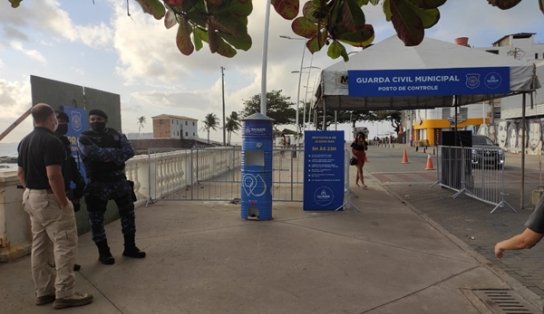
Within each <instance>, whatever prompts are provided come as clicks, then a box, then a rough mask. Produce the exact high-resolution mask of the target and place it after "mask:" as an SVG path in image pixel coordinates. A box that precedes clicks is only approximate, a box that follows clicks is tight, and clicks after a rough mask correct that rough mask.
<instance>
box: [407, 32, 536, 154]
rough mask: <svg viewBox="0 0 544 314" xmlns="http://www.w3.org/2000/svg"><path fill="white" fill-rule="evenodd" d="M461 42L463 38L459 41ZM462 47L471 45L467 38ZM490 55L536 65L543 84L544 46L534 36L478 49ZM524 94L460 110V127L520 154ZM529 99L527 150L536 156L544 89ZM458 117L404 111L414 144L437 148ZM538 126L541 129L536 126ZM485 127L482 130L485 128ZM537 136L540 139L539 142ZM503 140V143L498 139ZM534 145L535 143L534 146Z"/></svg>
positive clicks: (446, 111) (450, 112)
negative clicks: (534, 147) (508, 57)
mask: <svg viewBox="0 0 544 314" xmlns="http://www.w3.org/2000/svg"><path fill="white" fill-rule="evenodd" d="M460 39H461V38H460ZM463 39H465V41H464V42H463V44H465V45H468V41H467V38H463ZM475 49H481V50H485V51H487V52H489V53H493V54H497V55H502V56H510V57H512V58H515V59H518V60H520V61H522V62H527V63H534V64H535V72H536V75H537V76H538V77H539V80H540V83H541V85H544V43H536V42H535V33H517V34H510V35H505V36H503V37H501V38H500V39H499V40H497V41H495V42H494V43H493V44H492V46H491V47H484V48H475ZM522 97H523V96H522V95H515V96H511V97H506V98H501V99H495V100H493V103H492V104H491V103H490V102H487V103H483V104H472V105H467V106H462V107H459V108H458V115H457V121H458V124H457V127H458V128H460V129H467V130H474V131H476V132H475V133H478V134H483V135H487V136H489V137H490V138H491V139H493V140H496V141H497V143H498V144H499V145H500V146H501V147H502V148H504V149H507V150H510V151H512V152H520V151H521V147H523V144H522V143H521V122H520V120H521V117H522ZM530 97H531V96H530V95H528V96H527V107H526V114H525V115H526V117H527V126H526V130H528V131H527V133H528V134H527V135H528V136H527V137H526V138H528V143H526V145H525V147H527V150H528V152H529V153H536V150H535V149H531V148H533V146H538V147H542V144H541V142H542V138H543V137H542V133H543V132H542V131H544V88H542V87H541V88H540V89H538V90H537V91H536V93H535V94H533V107H532V108H531V98H530ZM454 118H455V113H454V109H453V108H435V109H423V110H410V111H407V112H405V119H406V120H407V121H409V124H410V125H412V127H413V131H414V134H413V135H412V140H413V141H414V144H418V143H427V144H429V145H436V144H437V143H438V142H439V138H440V132H441V130H448V129H449V128H450V127H451V126H452V120H453V119H454ZM537 124H538V126H537ZM482 126H483V127H482ZM537 133H539V134H537ZM537 137H538V139H537ZM499 139H504V140H502V141H501V140H499ZM531 143H532V144H531Z"/></svg>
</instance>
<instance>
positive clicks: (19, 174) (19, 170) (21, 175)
mask: <svg viewBox="0 0 544 314" xmlns="http://www.w3.org/2000/svg"><path fill="white" fill-rule="evenodd" d="M17 177H18V178H19V183H20V184H21V185H22V186H23V188H26V182H25V169H23V167H17Z"/></svg>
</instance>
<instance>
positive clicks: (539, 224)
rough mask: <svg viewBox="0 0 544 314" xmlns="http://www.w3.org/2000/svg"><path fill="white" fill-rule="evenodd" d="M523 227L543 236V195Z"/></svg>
mask: <svg viewBox="0 0 544 314" xmlns="http://www.w3.org/2000/svg"><path fill="white" fill-rule="evenodd" d="M525 227H527V228H529V229H531V230H532V231H534V232H536V233H540V234H544V194H543V195H542V197H541V198H540V201H538V204H536V207H535V210H534V211H533V213H532V214H531V216H529V219H527V222H525Z"/></svg>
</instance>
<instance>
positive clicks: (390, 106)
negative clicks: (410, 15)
mask: <svg viewBox="0 0 544 314" xmlns="http://www.w3.org/2000/svg"><path fill="white" fill-rule="evenodd" d="M482 67H509V68H510V89H511V91H512V93H510V94H509V95H511V94H515V93H520V92H523V91H531V90H532V89H533V88H532V87H531V86H532V85H531V84H532V83H534V81H533V80H534V65H532V64H526V63H523V62H520V61H518V60H515V59H514V58H511V57H505V56H500V55H495V54H491V53H489V52H486V51H484V50H479V49H474V48H469V47H465V46H460V45H456V44H453V43H448V42H444V41H440V40H436V39H432V38H425V39H424V40H423V42H422V43H421V44H420V45H418V46H413V47H406V46H405V45H404V43H403V42H402V41H401V40H399V39H398V38H397V36H392V37H389V38H387V39H386V40H384V41H382V42H380V43H377V44H375V45H373V46H371V47H369V48H367V49H365V50H362V51H361V52H359V53H357V54H354V55H352V56H351V57H350V60H349V61H348V62H344V61H340V62H337V63H335V64H333V65H331V66H329V67H327V68H325V69H324V70H323V71H321V81H320V86H319V89H318V92H317V93H318V95H317V97H318V100H317V102H316V106H317V107H323V106H324V107H325V108H326V110H329V109H332V110H357V109H359V110H362V109H366V110H402V109H416V108H435V107H446V106H451V105H452V103H453V96H451V95H448V96H396V97H353V96H348V84H347V80H346V78H347V71H348V70H421V69H425V70H426V69H451V68H482ZM504 96H508V95H504V94H501V95H465V96H463V95H459V96H458V104H459V105H464V104H470V103H475V102H480V101H483V100H486V99H490V98H499V97H504Z"/></svg>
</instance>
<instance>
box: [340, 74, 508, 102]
mask: <svg viewBox="0 0 544 314" xmlns="http://www.w3.org/2000/svg"><path fill="white" fill-rule="evenodd" d="M509 92H510V68H508V67H487V68H453V69H426V70H368V71H366V70H354V71H348V93H349V96H356V97H365V96H368V97H371V96H384V97H391V96H446V95H485V94H507V93H509Z"/></svg>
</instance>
